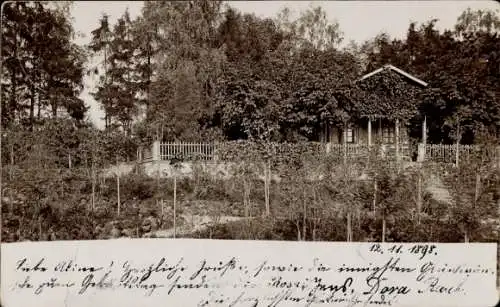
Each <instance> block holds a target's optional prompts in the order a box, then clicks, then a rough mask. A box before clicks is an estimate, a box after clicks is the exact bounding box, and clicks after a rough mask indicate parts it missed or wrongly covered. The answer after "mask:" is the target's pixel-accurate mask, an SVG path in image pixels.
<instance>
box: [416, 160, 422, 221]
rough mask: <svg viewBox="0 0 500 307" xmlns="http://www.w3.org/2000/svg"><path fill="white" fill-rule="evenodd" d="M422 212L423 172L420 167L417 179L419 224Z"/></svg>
mask: <svg viewBox="0 0 500 307" xmlns="http://www.w3.org/2000/svg"><path fill="white" fill-rule="evenodd" d="M421 212H422V174H421V169H420V167H419V170H418V181H417V225H419V224H420V215H421Z"/></svg>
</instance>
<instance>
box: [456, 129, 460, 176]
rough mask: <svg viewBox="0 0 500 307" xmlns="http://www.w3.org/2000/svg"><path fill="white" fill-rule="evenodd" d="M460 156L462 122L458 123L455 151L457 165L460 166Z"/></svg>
mask: <svg viewBox="0 0 500 307" xmlns="http://www.w3.org/2000/svg"><path fill="white" fill-rule="evenodd" d="M459 156H460V123H458V124H457V144H456V152H455V166H456V167H458V160H459Z"/></svg>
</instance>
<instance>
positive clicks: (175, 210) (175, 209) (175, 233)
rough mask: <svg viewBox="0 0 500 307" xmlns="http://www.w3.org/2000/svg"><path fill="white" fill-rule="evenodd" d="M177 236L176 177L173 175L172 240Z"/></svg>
mask: <svg viewBox="0 0 500 307" xmlns="http://www.w3.org/2000/svg"><path fill="white" fill-rule="evenodd" d="M176 235H177V175H176V174H174V239H175V237H176Z"/></svg>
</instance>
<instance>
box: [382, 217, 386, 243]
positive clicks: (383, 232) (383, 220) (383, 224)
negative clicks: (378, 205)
mask: <svg viewBox="0 0 500 307" xmlns="http://www.w3.org/2000/svg"><path fill="white" fill-rule="evenodd" d="M385 232H386V220H385V214H384V215H383V216H382V243H384V242H385Z"/></svg>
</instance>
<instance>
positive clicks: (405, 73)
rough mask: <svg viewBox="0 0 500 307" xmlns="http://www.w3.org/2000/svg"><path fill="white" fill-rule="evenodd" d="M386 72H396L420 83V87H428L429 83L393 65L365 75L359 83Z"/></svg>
mask: <svg viewBox="0 0 500 307" xmlns="http://www.w3.org/2000/svg"><path fill="white" fill-rule="evenodd" d="M384 70H392V71H394V72H396V73H398V74H400V75H402V76H404V77H406V78H408V79H410V80H412V81H413V82H415V83H418V84H420V85H422V86H424V87H425V86H427V82H424V81H422V80H420V79H419V78H417V77H414V76H412V75H410V74H409V73H407V72H405V71H403V70H401V69H399V68H397V67H395V66H392V65H391V64H387V65H384V66H383V67H381V68H379V69H377V70H374V71H372V72H371V73H367V74H366V75H364V76H363V77H361V78H360V79H359V80H358V81H361V80H365V79H367V78H370V77H371V76H373V75H376V74H378V73H380V72H382V71H384Z"/></svg>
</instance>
